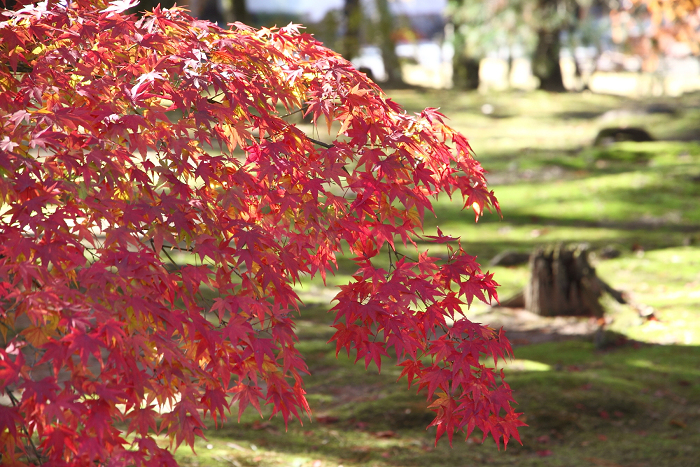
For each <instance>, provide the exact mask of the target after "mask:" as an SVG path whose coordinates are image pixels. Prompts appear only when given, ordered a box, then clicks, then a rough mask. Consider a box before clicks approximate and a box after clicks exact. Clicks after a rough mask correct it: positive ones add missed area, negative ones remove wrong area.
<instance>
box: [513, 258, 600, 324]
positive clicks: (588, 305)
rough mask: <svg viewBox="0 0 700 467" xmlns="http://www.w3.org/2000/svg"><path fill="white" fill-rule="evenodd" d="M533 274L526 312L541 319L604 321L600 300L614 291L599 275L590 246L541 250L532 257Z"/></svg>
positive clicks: (531, 267)
mask: <svg viewBox="0 0 700 467" xmlns="http://www.w3.org/2000/svg"><path fill="white" fill-rule="evenodd" d="M530 272H531V277H530V282H529V283H528V284H527V285H526V286H525V291H524V295H525V308H526V309H527V310H529V311H531V312H533V313H537V314H538V315H540V316H592V317H597V318H601V317H602V316H603V314H604V313H605V311H604V309H603V307H602V305H601V304H600V297H601V296H602V295H603V292H604V291H605V292H610V290H612V289H610V287H609V286H607V284H605V283H604V282H603V281H601V280H600V279H599V278H598V277H597V276H596V273H595V268H593V266H591V264H590V263H589V262H588V248H587V247H585V246H578V247H566V246H563V245H556V246H549V247H546V248H540V249H538V250H536V251H535V252H534V253H533V254H532V256H530ZM606 286H607V287H606ZM608 289H610V290H608Z"/></svg>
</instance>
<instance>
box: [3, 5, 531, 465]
mask: <svg viewBox="0 0 700 467" xmlns="http://www.w3.org/2000/svg"><path fill="white" fill-rule="evenodd" d="M130 6H132V4H131V2H129V1H115V2H112V3H109V4H106V3H101V2H92V1H86V0H77V1H74V2H70V3H57V2H51V1H49V2H44V3H39V4H37V5H29V6H25V7H23V8H21V9H19V10H17V11H12V12H11V11H5V12H3V15H4V21H3V22H2V23H0V37H1V45H0V55H1V56H2V58H1V59H0V120H2V127H1V128H2V129H1V130H0V331H1V333H0V335H1V336H2V340H1V342H0V344H1V345H0V392H2V395H3V396H7V398H9V400H10V401H11V404H9V405H0V446H2V448H0V455H1V456H2V463H3V465H27V464H29V463H44V462H48V463H50V465H95V463H98V464H107V463H109V464H110V465H174V464H175V462H174V460H173V457H172V455H171V454H170V452H169V451H168V450H166V449H164V448H162V447H161V446H160V445H159V444H157V443H156V438H155V436H156V435H166V436H167V437H168V438H169V439H170V443H171V446H178V445H180V444H181V443H183V442H185V443H187V444H188V445H190V446H193V443H194V440H195V437H197V436H204V429H205V420H206V419H207V418H212V419H213V420H214V422H215V423H216V424H218V423H220V422H222V421H223V420H224V419H225V418H226V417H227V415H228V414H229V412H230V410H231V409H232V408H233V409H237V410H238V413H239V414H240V413H241V412H242V411H243V410H245V409H246V408H247V407H248V406H253V407H254V408H255V409H256V410H258V411H260V410H261V405H263V404H269V405H271V407H272V412H273V415H274V414H276V413H279V414H280V415H281V416H282V417H283V419H284V420H285V422H287V421H289V420H291V419H293V418H297V419H299V420H300V421H301V419H302V417H303V415H304V414H306V413H308V412H309V405H308V403H307V401H306V398H305V396H304V395H305V392H304V386H303V379H302V376H303V374H304V373H306V372H307V367H306V365H305V363H304V360H303V358H302V356H301V355H300V354H299V352H298V351H297V350H296V348H295V343H296V341H297V339H296V335H295V332H294V317H295V316H296V315H297V314H298V311H299V304H300V300H299V297H298V296H297V294H296V293H295V291H294V285H295V284H296V283H297V282H298V281H299V280H300V279H301V278H302V277H305V276H315V275H321V276H322V277H324V278H325V277H326V274H328V273H333V272H334V271H335V268H336V255H338V254H340V253H342V252H343V251H344V249H345V250H346V251H347V252H349V253H350V254H351V255H353V256H354V257H355V262H356V263H357V272H356V273H355V274H354V276H353V278H352V280H351V281H350V283H349V284H347V285H345V286H343V287H342V288H341V290H340V291H339V292H338V294H337V296H336V300H337V302H338V303H337V304H336V305H335V307H334V308H333V310H332V312H333V313H335V314H336V320H335V325H334V327H335V328H336V331H337V332H336V334H335V336H334V337H333V340H334V341H335V343H336V346H337V348H338V350H342V349H347V350H348V351H350V350H353V351H354V352H356V358H357V359H358V360H364V361H365V364H366V365H368V364H369V363H370V362H372V361H373V362H375V363H376V364H377V365H378V366H379V365H380V363H381V356H382V355H386V354H387V352H388V351H390V350H393V351H394V353H395V355H396V359H397V364H398V365H399V366H401V367H402V368H403V375H405V376H407V378H408V382H409V385H414V386H416V388H417V389H419V390H425V393H426V396H427V398H428V399H429V401H430V403H431V407H432V408H433V410H434V411H435V413H436V417H435V420H434V421H433V423H432V425H434V426H436V427H437V438H440V436H442V435H443V434H444V433H447V435H448V437H449V438H450V440H451V439H452V435H453V432H454V431H455V430H461V429H463V430H465V431H466V432H467V436H468V435H469V433H470V432H471V431H472V430H473V429H474V428H479V429H480V430H481V431H482V432H483V433H484V436H486V435H487V434H491V435H493V437H494V439H496V441H497V442H498V441H500V440H503V442H504V443H507V442H508V440H509V439H510V438H511V437H515V438H516V439H518V433H517V427H518V426H520V425H522V422H520V421H519V420H518V414H517V413H515V412H514V411H513V408H512V407H511V403H512V397H511V391H510V389H509V387H508V385H507V384H506V383H505V382H504V381H502V374H500V373H497V372H496V371H495V370H494V369H492V368H490V367H489V366H488V365H487V364H483V363H482V360H481V359H480V357H482V356H484V355H486V356H490V357H492V358H493V360H494V362H495V361H497V360H498V359H501V358H504V357H505V356H507V355H509V354H510V351H511V350H510V345H509V344H508V341H507V340H506V339H505V337H504V336H503V333H502V332H496V331H494V330H492V329H490V328H487V327H484V326H481V325H479V324H476V323H472V322H470V321H469V320H467V319H466V318H464V317H463V316H462V308H463V306H465V305H469V304H470V303H471V302H472V300H473V299H474V298H477V299H479V300H484V301H489V300H491V299H495V298H496V291H495V287H496V286H497V284H496V282H495V281H494V280H493V278H492V276H491V275H490V274H487V273H486V274H485V273H482V272H481V270H480V268H479V265H478V264H477V263H476V262H475V258H474V257H472V256H469V255H468V254H467V253H466V252H465V251H464V250H463V249H462V247H461V246H460V245H459V244H458V243H456V239H453V238H451V237H448V236H445V235H443V234H442V233H441V232H440V233H439V234H438V235H437V236H433V237H426V238H424V241H426V242H429V243H438V244H440V243H447V244H448V251H449V257H448V259H447V261H438V260H437V259H436V258H433V257H430V256H428V254H427V252H421V251H419V249H418V245H417V243H416V240H417V239H418V238H419V237H420V234H421V233H422V230H421V226H422V222H423V217H424V215H425V214H426V211H427V212H428V213H429V212H432V207H431V200H433V199H434V198H435V197H436V196H437V195H438V193H442V192H445V193H447V194H448V195H456V196H461V197H462V198H463V200H464V205H465V207H467V208H469V209H473V211H474V212H475V215H476V217H477V218H478V217H479V215H480V214H481V213H482V212H483V211H484V209H491V208H495V209H497V208H498V204H497V202H496V199H495V197H494V195H493V193H492V192H491V191H489V190H488V189H487V187H486V184H485V179H484V172H483V170H482V168H481V167H480V165H479V164H478V162H476V161H475V160H474V158H473V157H472V153H471V148H470V147H469V144H468V142H467V140H466V139H465V138H464V136H462V135H461V134H459V133H457V132H455V131H454V130H452V129H451V128H450V127H449V126H447V125H446V124H445V122H444V116H443V115H441V114H440V113H439V112H438V111H437V110H435V109H426V110H425V111H423V112H422V113H420V114H419V115H415V116H411V115H407V114H406V113H404V112H403V111H402V110H401V108H400V107H399V106H398V105H397V104H395V103H394V102H392V101H391V100H389V99H387V98H386V97H385V96H384V95H383V94H382V93H381V91H380V89H379V88H378V87H377V86H376V85H375V84H374V83H372V82H371V81H368V80H367V78H366V77H365V76H364V75H363V74H360V73H358V72H357V71H356V70H354V69H353V68H352V66H351V65H350V63H349V62H347V61H346V60H344V59H343V58H342V57H340V56H339V55H337V54H335V53H334V52H332V51H330V50H328V49H326V48H324V47H323V46H321V44H320V43H318V42H317V41H315V40H314V39H313V37H311V36H309V35H306V34H303V33H301V32H300V31H299V28H298V26H297V25H294V24H290V25H289V26H287V27H285V28H281V29H265V28H264V29H260V30H255V29H252V28H250V27H247V26H245V25H243V24H240V23H236V24H235V25H234V27H233V29H231V30H223V29H221V28H219V27H217V26H215V25H213V24H211V23H209V22H206V21H199V20H196V19H194V18H192V17H190V16H188V15H187V14H186V13H185V12H184V11H183V10H182V9H179V8H177V7H174V8H172V9H160V8H156V9H154V10H153V11H152V12H149V13H146V14H144V15H143V16H142V17H141V18H136V17H134V16H131V15H129V14H127V13H125V11H126V10H127V9H128V8H129V7H130ZM295 112H303V113H305V114H307V115H308V116H309V117H310V118H311V119H312V120H313V122H314V128H316V126H317V124H320V125H323V122H324V120H325V125H324V126H325V127H326V128H327V129H328V131H329V132H332V133H333V134H334V135H335V136H334V137H333V141H332V143H323V142H321V141H319V140H318V139H317V138H318V137H316V138H314V137H313V136H315V135H308V134H306V133H305V132H304V131H302V129H301V127H300V126H298V125H294V124H292V123H290V119H289V116H290V115H291V114H293V113H295ZM397 243H399V244H401V245H404V247H406V246H409V247H412V248H414V249H415V250H416V255H415V256H416V259H411V258H409V257H406V256H403V255H402V254H400V253H398V252H397V249H396V248H397ZM384 254H388V255H389V257H390V258H391V261H390V267H389V268H388V269H386V270H385V269H382V268H380V267H377V266H375V264H376V259H377V258H378V256H379V255H384ZM174 257H178V258H180V259H182V258H184V259H185V260H186V261H185V260H182V261H177V262H176V261H174Z"/></svg>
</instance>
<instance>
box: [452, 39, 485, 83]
mask: <svg viewBox="0 0 700 467" xmlns="http://www.w3.org/2000/svg"><path fill="white" fill-rule="evenodd" d="M457 29H458V28H457V27H455V36H454V48H455V53H454V56H453V57H452V85H453V86H454V88H455V89H459V90H462V91H473V90H475V89H478V88H479V63H480V60H479V59H478V58H473V57H469V56H468V55H467V52H468V51H467V42H466V40H465V38H464V34H462V33H461V32H459V31H457Z"/></svg>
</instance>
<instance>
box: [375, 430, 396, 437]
mask: <svg viewBox="0 0 700 467" xmlns="http://www.w3.org/2000/svg"><path fill="white" fill-rule="evenodd" d="M374 436H376V437H377V438H396V437H398V436H399V435H398V433H396V432H395V431H391V430H386V431H378V432H376V433H375V434H374Z"/></svg>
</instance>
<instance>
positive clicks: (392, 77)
mask: <svg viewBox="0 0 700 467" xmlns="http://www.w3.org/2000/svg"><path fill="white" fill-rule="evenodd" d="M377 12H378V13H379V28H378V29H379V31H378V32H379V46H380V48H381V50H382V60H383V61H384V68H385V69H386V74H387V77H388V80H387V81H388V82H389V84H390V85H401V84H402V83H403V76H402V75H401V64H400V63H399V57H398V56H397V55H396V40H395V39H394V19H393V17H392V16H391V11H390V10H389V3H388V1H387V0H377Z"/></svg>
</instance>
